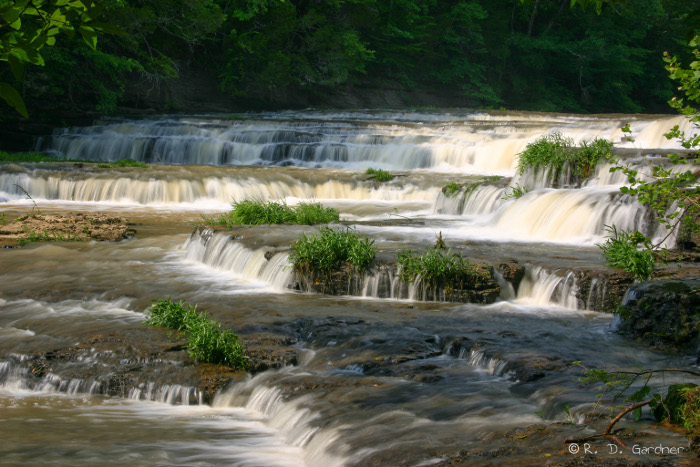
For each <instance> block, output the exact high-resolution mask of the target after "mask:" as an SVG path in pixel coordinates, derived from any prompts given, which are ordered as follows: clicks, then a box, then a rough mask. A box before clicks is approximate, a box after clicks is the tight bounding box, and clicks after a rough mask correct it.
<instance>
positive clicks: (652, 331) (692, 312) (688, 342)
mask: <svg viewBox="0 0 700 467" xmlns="http://www.w3.org/2000/svg"><path fill="white" fill-rule="evenodd" d="M620 317H621V318H622V324H621V325H620V328H619V332H620V333H621V334H624V335H626V336H629V337H632V338H634V339H637V340H640V341H642V342H644V343H646V344H647V345H650V346H652V347H655V348H660V349H668V350H672V349H679V350H683V351H688V352H693V353H696V352H697V351H698V344H699V343H700V339H699V336H698V333H699V331H700V279H686V280H659V281H649V282H643V283H640V284H635V285H633V286H632V287H630V289H629V294H628V300H627V301H626V302H625V303H624V304H623V307H621V309H620Z"/></svg>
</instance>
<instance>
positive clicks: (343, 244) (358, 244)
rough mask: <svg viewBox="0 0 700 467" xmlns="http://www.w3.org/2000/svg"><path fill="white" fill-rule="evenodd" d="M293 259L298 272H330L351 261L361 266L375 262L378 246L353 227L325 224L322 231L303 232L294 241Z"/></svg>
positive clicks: (293, 264) (295, 269)
mask: <svg viewBox="0 0 700 467" xmlns="http://www.w3.org/2000/svg"><path fill="white" fill-rule="evenodd" d="M291 248H292V252H291V254H290V255H289V260H290V262H291V263H292V268H293V269H294V271H295V272H298V273H301V274H305V273H309V272H318V273H329V272H331V271H333V270H338V269H340V268H342V267H343V266H344V265H345V264H347V263H350V264H352V266H353V267H354V268H355V269H356V270H358V271H361V270H364V269H366V268H367V267H369V265H370V264H372V261H374V256H375V255H376V253H377V249H376V248H375V247H374V240H371V239H369V238H364V239H363V238H360V236H359V235H358V234H357V233H355V232H354V231H352V230H350V229H346V230H341V229H331V228H328V227H324V228H321V230H320V231H319V233H318V235H312V236H306V235H305V234H302V235H301V237H299V239H298V240H297V241H296V242H294V243H292V245H291Z"/></svg>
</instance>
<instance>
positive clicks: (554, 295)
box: [516, 266, 578, 310]
mask: <svg viewBox="0 0 700 467" xmlns="http://www.w3.org/2000/svg"><path fill="white" fill-rule="evenodd" d="M558 272H560V271H558V270H556V271H553V272H549V271H547V270H545V269H543V268H542V267H540V266H537V267H535V268H530V269H528V271H527V272H526V274H525V277H524V278H523V280H522V282H521V283H520V287H519V288H518V295H517V297H516V302H517V303H521V304H525V305H554V306H558V307H560V308H566V309H570V310H576V309H578V298H577V293H578V285H577V283H576V275H575V274H574V273H573V272H572V271H568V272H567V273H566V275H564V276H561V275H558V274H557V273H558Z"/></svg>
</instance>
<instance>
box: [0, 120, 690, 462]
mask: <svg viewBox="0 0 700 467" xmlns="http://www.w3.org/2000/svg"><path fill="white" fill-rule="evenodd" d="M626 123H630V126H631V128H632V130H633V134H634V135H635V141H634V142H631V141H626V140H624V139H623V136H624V135H623V133H622V132H621V131H620V130H619V129H620V128H621V127H623V126H624V125H625V124H626ZM676 124H680V125H685V124H686V122H684V121H683V120H682V119H681V118H680V117H672V116H640V115H634V116H631V115H610V116H608V115H606V116H574V115H559V114H535V113H516V112H510V113H508V112H481V111H480V112H467V111H458V110H455V111H355V112H332V111H303V112H291V111H290V112H277V113H272V112H270V113H258V114H240V115H235V116H219V115H203V116H163V117H160V118H152V119H149V120H120V119H113V120H105V121H100V122H95V125H94V126H91V127H87V128H66V129H60V130H57V131H56V132H55V133H54V135H51V136H47V137H45V138H43V139H42V140H41V141H39V142H38V148H39V149H41V150H44V151H49V152H53V153H56V154H58V155H60V156H65V157H68V158H79V159H87V160H91V161H116V160H120V159H124V158H129V159H134V160H137V161H142V162H146V163H148V164H149V167H148V168H145V169H141V168H99V167H97V166H96V165H95V164H89V163H84V164H82V163H81V164H78V163H65V162H56V163H35V164H30V163H22V164H5V165H0V212H1V213H3V214H4V216H5V219H14V218H15V217H19V216H21V215H23V214H26V213H28V212H31V211H32V210H33V209H40V210H41V212H42V213H54V212H55V213H61V212H106V213H111V214H115V215H119V216H124V217H126V218H128V219H129V221H130V222H131V223H132V224H134V226H133V227H134V228H135V229H136V231H137V234H136V235H135V236H134V237H133V238H131V239H128V240H124V241H120V242H115V243H108V242H95V241H91V242H51V243H29V244H27V245H25V246H23V247H21V248H12V249H1V250H0V434H2V437H3V442H2V443H0V459H2V461H0V464H3V465H46V464H53V465H96V464H119V465H237V466H324V467H325V466H355V465H357V466H365V465H377V466H379V465H412V466H418V465H448V463H449V462H450V459H457V458H459V459H462V460H461V461H460V462H463V464H459V462H455V463H457V464H458V465H474V464H477V465H491V464H493V465H503V464H510V465H541V464H542V463H544V462H545V461H546V459H547V457H549V456H554V457H553V459H558V460H559V462H561V463H564V462H567V461H571V460H576V459H583V458H582V457H577V456H576V455H574V454H571V453H570V452H569V451H567V449H566V446H565V445H564V444H563V440H564V439H565V438H566V437H567V436H570V435H571V434H572V433H574V434H575V433H578V434H579V435H580V434H581V433H584V435H585V434H591V433H593V431H592V429H587V428H586V425H587V422H586V421H585V417H584V415H583V414H584V413H585V412H586V411H587V410H590V409H591V408H592V406H593V405H594V404H595V401H596V395H597V394H598V392H599V391H598V389H599V388H595V387H585V388H581V387H579V384H578V379H577V378H579V377H580V376H581V375H582V370H581V367H580V366H579V365H578V364H574V363H572V362H582V365H584V366H585V367H587V368H595V367H600V368H602V367H605V368H627V369H634V368H663V367H677V368H695V369H696V370H697V362H696V359H695V357H694V356H688V355H674V354H668V353H663V352H658V351H653V350H650V349H648V348H646V347H644V346H643V345H641V344H639V343H636V342H634V341H631V340H627V339H625V338H623V337H622V336H620V335H618V334H616V333H615V332H614V331H615V329H616V322H615V317H614V316H613V315H612V314H609V313H604V312H602V311H604V310H603V308H604V306H603V305H602V303H603V299H602V298H600V297H602V296H603V295H605V294H606V293H608V294H609V293H610V290H611V285H610V284H609V283H608V282H606V280H607V279H606V278H608V277H609V276H610V274H612V273H611V272H610V270H609V269H608V268H606V266H605V263H604V260H603V258H601V255H600V250H599V248H598V247H597V244H599V243H601V242H603V241H604V240H605V237H606V234H607V231H606V228H607V227H606V226H610V225H612V224H615V225H616V226H617V227H618V228H619V229H626V228H633V229H637V230H640V231H642V232H644V233H645V234H647V235H650V236H652V237H654V238H656V239H657V240H658V239H661V238H663V237H664V236H665V233H664V231H663V230H662V229H659V228H658V227H657V226H656V225H655V224H654V223H653V222H652V221H651V220H650V216H649V214H648V212H647V211H646V209H645V208H644V207H642V206H640V205H638V204H637V203H636V202H635V201H633V200H631V199H630V198H628V197H626V196H624V195H622V194H620V192H619V188H620V186H622V185H623V184H624V183H625V180H624V177H622V178H620V177H621V175H619V174H611V173H610V172H609V167H610V166H609V165H607V164H605V163H601V164H599V166H598V167H597V169H596V171H595V173H594V175H593V176H592V177H591V178H590V179H588V180H586V181H585V182H584V183H583V184H582V185H581V186H570V185H567V184H566V183H552V182H551V181H548V179H547V174H524V175H522V176H521V175H517V165H518V158H517V154H518V153H519V152H521V151H522V150H524V149H525V147H526V145H527V144H528V143H529V142H532V141H534V140H535V139H537V138H538V137H540V136H541V135H543V134H551V133H554V132H561V133H563V134H565V135H567V136H570V137H572V138H574V139H575V140H576V141H579V142H580V141H581V140H583V139H586V140H592V139H593V138H608V139H611V140H613V141H614V142H615V147H616V148H618V149H619V150H620V154H622V157H623V158H624V160H625V161H627V162H628V163H629V164H632V165H635V164H636V165H638V166H639V167H643V157H644V156H651V157H653V155H654V154H659V153H663V152H665V151H668V150H671V149H674V147H673V145H672V142H669V141H668V140H666V138H664V137H663V133H664V132H666V131H667V130H668V129H669V128H670V127H672V126H673V125H676ZM370 167H372V168H375V169H387V170H391V171H392V172H393V173H394V174H395V175H396V177H395V178H394V179H393V180H392V181H389V182H384V183H379V182H375V181H373V180H370V179H369V177H368V176H367V175H366V174H365V170H366V169H367V168H370ZM465 180H477V181H479V182H480V183H481V182H483V183H481V184H480V186H478V187H477V188H476V189H474V190H473V191H471V192H466V191H464V190H463V191H461V192H460V193H458V194H457V195H456V196H454V197H449V196H447V195H446V194H445V192H444V191H443V190H442V188H443V187H444V186H445V185H447V184H448V183H449V182H460V183H461V182H463V181H465ZM516 185H519V186H525V185H527V186H528V187H529V188H530V191H529V192H528V193H526V194H524V195H523V196H522V197H520V198H509V197H508V196H507V195H508V193H510V192H511V191H512V188H513V187H515V186H516ZM29 197H30V198H31V199H29ZM251 198H253V199H260V200H277V201H285V202H287V203H289V204H295V203H298V202H303V201H314V202H316V201H318V202H321V203H323V204H324V205H327V206H332V207H335V208H337V209H338V210H339V211H340V215H341V220H342V221H343V223H344V224H345V225H348V226H351V227H352V228H354V229H356V230H357V231H358V232H359V233H360V234H362V235H365V236H369V237H371V238H372V239H374V241H375V246H377V248H378V250H379V257H381V258H395V252H396V251H398V250H399V249H401V248H406V247H409V248H413V249H415V250H425V249H427V248H429V247H431V246H432V245H434V243H435V241H436V238H437V236H438V234H440V235H441V236H442V238H444V239H445V241H446V243H447V246H448V247H450V248H451V249H452V250H453V251H455V252H459V253H461V254H463V255H464V256H466V257H468V258H470V259H475V260H478V261H485V262H488V263H491V264H499V263H500V262H503V261H509V262H512V263H517V264H518V265H520V266H523V267H524V271H525V272H524V277H523V278H522V280H521V281H520V283H519V284H517V286H513V285H512V284H511V285H510V286H509V284H507V283H505V282H504V283H503V285H502V286H501V289H500V295H499V297H498V299H497V300H496V301H495V302H494V303H490V304H471V303H454V302H453V303H450V302H445V301H431V300H428V298H429V297H421V296H420V294H419V293H418V292H417V291H416V290H412V289H411V288H410V287H409V288H405V287H404V288H403V289H402V288H401V287H400V286H399V285H397V282H396V281H397V279H396V278H395V277H393V276H391V274H390V273H386V274H384V273H383V274H384V275H380V274H378V273H377V274H374V275H372V274H370V275H368V276H367V277H365V278H363V281H364V282H363V283H362V287H361V290H360V291H359V292H357V293H352V294H349V295H344V296H329V295H321V294H313V293H305V292H300V291H298V290H293V289H292V288H290V287H291V285H292V283H293V280H292V271H291V269H290V267H289V264H288V253H289V250H288V248H289V245H290V244H291V243H292V242H293V241H295V240H296V239H297V238H298V237H299V235H300V234H302V233H305V234H307V235H308V234H313V233H315V232H317V231H318V226H289V225H284V226H254V227H240V228H236V229H234V230H233V231H231V232H227V231H216V232H213V231H210V230H195V227H194V226H195V225H197V224H198V223H200V222H201V220H202V216H207V215H213V214H218V213H222V212H226V211H227V210H229V209H230V205H231V203H232V202H234V201H242V200H244V199H251ZM674 242H675V239H673V238H670V239H668V240H667V245H668V246H672V245H673V243H674ZM392 255H393V256H392ZM596 274H599V275H596ZM585 277H588V279H585ZM590 277H594V278H593V279H592V280H591V279H590ZM159 298H172V299H173V300H185V301H186V302H187V303H192V304H197V306H198V309H200V310H205V311H206V312H207V313H208V314H209V315H210V316H211V317H212V318H215V319H217V320H219V321H220V322H221V323H222V325H223V326H224V327H225V328H231V329H234V330H235V331H236V333H237V334H238V335H239V336H240V337H241V338H242V340H243V342H244V343H246V344H248V343H250V346H251V348H264V350H263V351H261V352H263V353H265V355H267V356H268V357H269V355H272V356H273V357H274V358H272V357H270V358H269V361H270V362H271V363H269V364H268V365H267V368H260V369H259V371H257V372H256V373H255V374H250V375H242V374H234V373H231V374H228V373H226V374H220V375H219V374H217V372H218V371H219V370H218V369H217V368H215V367H214V368H212V367H211V366H207V365H205V366H198V365H196V364H194V363H193V362H192V361H191V360H190V358H189V356H188V355H187V353H186V351H184V350H183V349H182V346H178V345H177V342H174V338H173V336H171V335H169V334H168V332H167V331H166V330H160V329H154V328H149V327H146V326H144V325H143V324H142V322H143V320H144V318H145V315H144V312H145V311H146V309H147V308H148V307H149V305H150V304H151V302H152V301H153V300H155V299H159ZM256 346H257V347H256ZM202 368H204V369H202ZM217 378H218V379H217ZM212 381H214V382H213V383H212ZM667 383H668V381H665V382H664V384H667ZM207 384H209V385H210V387H209V389H207V388H206V387H205V386H207ZM212 388H213V389H212ZM624 424H625V426H628V427H631V429H634V430H637V431H643V432H644V433H645V434H644V436H646V437H645V438H643V442H646V443H655V444H656V445H658V444H659V443H661V444H663V445H668V446H678V447H680V446H686V447H687V440H686V439H685V438H683V437H682V436H681V435H680V434H678V433H675V432H672V431H669V430H665V429H663V428H660V427H658V426H657V425H655V424H654V422H653V419H652V418H651V417H649V416H648V415H645V417H643V419H642V420H640V421H639V422H633V421H632V420H631V419H630V420H626V421H625V422H624ZM533 426H537V427H539V428H537V430H539V431H537V433H539V434H538V435H535V434H534V433H535V432H534V431H532V430H533V429H532V428H528V427H533ZM528 430H530V431H528ZM586 430H588V431H586ZM538 436H540V438H538ZM598 446H599V447H600V451H601V452H600V456H603V454H604V452H603V450H606V449H607V447H606V442H605V441H600V442H599V443H598ZM470 456H472V457H470ZM625 456H626V457H623V458H621V459H624V460H625V462H636V461H640V460H642V461H645V460H652V461H656V460H659V459H662V458H663V459H664V460H665V461H666V462H670V463H671V464H672V465H676V464H678V465H692V463H693V458H692V455H691V454H689V453H685V454H682V455H679V456H665V457H664V456H654V455H647V456H638V455H634V454H633V453H632V452H631V451H626V454H625ZM464 459H471V460H464ZM593 459H594V460H593V462H594V463H595V462H596V461H595V459H598V460H600V458H593ZM615 459H620V457H619V456H618V457H617V458H615ZM589 460H590V459H589ZM441 463H444V464H441ZM450 465H451V464H450ZM557 465H558V464H557Z"/></svg>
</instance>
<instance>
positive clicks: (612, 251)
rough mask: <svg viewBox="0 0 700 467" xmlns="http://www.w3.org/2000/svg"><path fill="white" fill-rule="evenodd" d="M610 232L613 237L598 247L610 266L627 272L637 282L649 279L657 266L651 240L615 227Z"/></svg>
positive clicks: (637, 233) (635, 232)
mask: <svg viewBox="0 0 700 467" xmlns="http://www.w3.org/2000/svg"><path fill="white" fill-rule="evenodd" d="M608 231H609V232H610V233H611V234H612V235H611V236H609V237H608V239H607V240H606V241H605V243H603V244H600V245H598V246H599V247H600V248H601V249H602V250H603V257H605V259H606V261H607V263H608V265H609V266H612V267H615V268H621V269H623V270H625V271H626V272H627V273H629V274H631V275H632V276H633V277H634V278H635V279H637V280H640V281H641V280H647V279H649V278H650V277H651V274H652V273H653V272H654V267H655V265H656V263H655V259H654V253H653V252H652V250H651V243H650V242H649V239H648V238H646V237H645V236H644V235H642V234H641V233H639V232H637V231H634V232H632V231H627V230H617V228H616V227H615V226H612V228H609V229H608ZM640 244H641V245H642V249H641V250H640V249H639V248H638V245H640Z"/></svg>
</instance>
